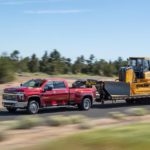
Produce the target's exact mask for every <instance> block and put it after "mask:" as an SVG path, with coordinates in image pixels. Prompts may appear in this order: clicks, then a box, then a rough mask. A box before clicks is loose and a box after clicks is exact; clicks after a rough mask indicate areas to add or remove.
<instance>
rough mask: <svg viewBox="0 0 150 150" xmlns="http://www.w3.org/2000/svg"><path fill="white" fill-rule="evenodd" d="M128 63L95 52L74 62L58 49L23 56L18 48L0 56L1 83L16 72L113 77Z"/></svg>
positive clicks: (9, 78)
mask: <svg viewBox="0 0 150 150" xmlns="http://www.w3.org/2000/svg"><path fill="white" fill-rule="evenodd" d="M126 65H127V61H124V60H123V59H122V58H121V57H119V58H118V59H117V60H115V61H109V62H108V61H106V60H104V59H96V58H95V56H94V55H93V54H91V55H90V56H89V58H88V59H86V58H85V57H84V56H83V55H81V56H79V57H77V58H76V60H75V61H74V62H73V63H72V61H71V59H70V58H66V57H63V56H62V55H61V53H60V52H59V51H58V50H56V49H54V50H53V51H52V52H50V53H48V51H45V53H44V55H43V56H42V58H41V59H39V58H38V57H37V56H36V54H33V55H32V56H31V57H25V58H23V57H21V56H20V52H19V51H18V50H14V51H13V52H12V53H11V54H10V56H8V55H7V54H2V55H1V57H0V83H5V82H9V81H12V80H13V79H14V74H15V73H16V72H17V73H21V72H33V73H34V72H43V73H47V74H50V75H58V74H88V75H101V76H109V77H112V76H116V75H117V74H118V71H119V68H120V67H121V66H126Z"/></svg>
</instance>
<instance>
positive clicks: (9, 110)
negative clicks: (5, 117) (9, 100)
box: [6, 107, 17, 113]
mask: <svg viewBox="0 0 150 150" xmlns="http://www.w3.org/2000/svg"><path fill="white" fill-rule="evenodd" d="M6 109H7V110H8V112H10V113H15V112H16V110H17V108H10V107H7V108H6Z"/></svg>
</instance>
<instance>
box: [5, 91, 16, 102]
mask: <svg viewBox="0 0 150 150" xmlns="http://www.w3.org/2000/svg"><path fill="white" fill-rule="evenodd" d="M3 99H5V100H13V101H16V100H17V95H16V94H6V93H4V94H3Z"/></svg>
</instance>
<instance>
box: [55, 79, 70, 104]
mask: <svg viewBox="0 0 150 150" xmlns="http://www.w3.org/2000/svg"><path fill="white" fill-rule="evenodd" d="M53 85H54V88H53V92H54V93H55V96H54V100H56V101H57V104H60V105H61V104H66V103H67V102H68V100H69V89H68V87H66V85H65V83H64V81H53Z"/></svg>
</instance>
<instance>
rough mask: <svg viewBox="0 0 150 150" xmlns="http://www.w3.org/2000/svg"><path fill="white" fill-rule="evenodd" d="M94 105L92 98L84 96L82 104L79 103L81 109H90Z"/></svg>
mask: <svg viewBox="0 0 150 150" xmlns="http://www.w3.org/2000/svg"><path fill="white" fill-rule="evenodd" d="M91 106H92V102H91V99H90V98H87V97H86V98H84V99H83V100H82V102H81V103H80V104H78V108H79V109H80V110H89V109H90V108H91Z"/></svg>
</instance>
